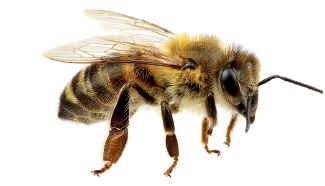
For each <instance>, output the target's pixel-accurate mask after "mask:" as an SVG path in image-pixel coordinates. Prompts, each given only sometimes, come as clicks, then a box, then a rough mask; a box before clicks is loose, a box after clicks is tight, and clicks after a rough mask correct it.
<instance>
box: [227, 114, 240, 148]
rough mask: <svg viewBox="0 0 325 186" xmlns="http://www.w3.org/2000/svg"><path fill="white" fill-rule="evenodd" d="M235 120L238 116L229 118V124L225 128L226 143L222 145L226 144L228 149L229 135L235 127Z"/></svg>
mask: <svg viewBox="0 0 325 186" xmlns="http://www.w3.org/2000/svg"><path fill="white" fill-rule="evenodd" d="M237 118H238V114H234V115H232V117H231V120H230V123H229V125H228V127H227V133H226V138H227V140H226V142H225V143H224V144H226V145H227V146H228V147H229V146H230V141H231V140H230V136H231V133H232V131H233V130H234V128H235V126H236V123H237Z"/></svg>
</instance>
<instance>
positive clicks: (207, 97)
mask: <svg viewBox="0 0 325 186" xmlns="http://www.w3.org/2000/svg"><path fill="white" fill-rule="evenodd" d="M84 13H85V15H86V16H88V17H90V18H93V19H96V20H99V21H101V25H102V27H103V28H104V30H105V31H107V32H108V34H109V35H106V36H95V37H91V38H87V39H84V40H81V41H77V42H73V43H69V44H66V45H62V46H59V47H56V48H53V49H50V50H48V51H46V52H44V53H43V56H45V57H47V58H49V59H52V60H56V61H61V62H67V63H85V64H91V65H90V66H87V67H85V68H83V69H82V70H81V71H80V72H79V73H77V74H76V75H75V76H74V77H73V79H72V80H71V81H70V82H69V83H68V85H67V86H66V88H65V90H64V92H63V93H62V95H61V98H60V107H59V114H58V116H59V118H61V119H64V120H72V121H76V122H80V123H85V124H91V123H95V122H98V121H107V120H110V121H111V122H110V132H109V136H108V138H107V141H106V143H105V146H104V154H103V160H104V161H105V162H106V163H105V165H104V167H103V168H102V169H100V170H95V171H92V172H93V173H94V174H95V175H99V174H102V173H103V172H105V171H106V170H108V169H109V168H110V167H111V166H112V164H114V163H116V162H117V161H118V159H119V158H120V157H121V155H122V152H123V150H124V148H125V145H126V142H127V139H128V125H129V118H130V117H131V116H132V115H133V114H134V113H135V112H136V111H137V109H138V108H139V107H140V106H142V105H144V104H148V105H150V106H153V107H160V108H161V114H162V119H163V125H164V129H165V133H166V147H167V151H168V153H169V155H170V156H171V157H172V158H173V159H174V160H173V161H174V162H173V164H172V165H171V166H170V168H169V169H168V170H167V171H166V172H165V175H166V176H170V174H171V172H172V170H173V169H174V168H175V167H176V164H177V161H178V156H179V151H178V144H177V138H176V135H175V132H174V130H175V127H174V122H173V117H172V115H173V114H176V113H177V112H179V111H180V110H184V109H186V110H190V111H193V112H196V113H198V114H199V115H202V117H203V120H202V143H203V144H204V147H205V149H206V151H207V152H208V153H210V154H211V153H217V154H218V155H220V151H219V150H210V149H209V147H208V139H209V136H210V135H211V134H212V131H213V128H214V127H215V126H216V124H217V109H216V104H220V105H223V106H225V107H227V108H228V109H229V110H230V111H231V113H232V119H231V121H230V123H229V126H228V128H227V135H226V137H227V139H226V142H225V144H226V145H228V146H229V145H230V135H231V132H232V130H233V128H234V126H235V123H236V121H237V118H238V117H239V116H240V115H241V116H243V117H245V118H246V132H247V131H248V129H249V126H250V124H251V123H253V122H254V119H255V113H256V110H257V105H258V88H259V86H260V85H262V84H264V83H266V82H268V81H270V80H271V79H273V78H281V79H283V80H285V81H288V82H291V83H295V84H298V85H300V86H303V87H306V88H309V89H312V90H314V91H317V92H320V93H322V92H323V91H322V90H319V89H317V88H314V87H311V86H309V85H305V84H302V83H300V82H297V81H294V80H291V79H288V78H285V77H281V76H271V77H269V78H266V79H265V80H263V81H261V82H259V80H260V76H259V73H260V63H259V60H258V59H257V58H256V56H255V55H254V54H253V53H251V52H249V51H246V50H244V49H242V48H241V47H239V46H225V45H224V44H223V43H222V42H221V41H220V40H219V39H218V38H217V37H215V36H212V35H198V36H190V35H188V34H180V35H176V34H173V33H172V32H170V31H168V30H166V29H164V28H161V27H159V26H157V25H154V24H152V23H148V22H146V21H143V20H140V19H137V18H133V17H130V16H126V15H122V14H119V13H115V12H111V11H103V10H85V11H84Z"/></svg>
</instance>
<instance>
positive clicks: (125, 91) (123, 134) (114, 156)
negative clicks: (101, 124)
mask: <svg viewBox="0 0 325 186" xmlns="http://www.w3.org/2000/svg"><path fill="white" fill-rule="evenodd" d="M132 84H133V82H130V83H127V84H126V85H124V87H123V88H122V90H121V93H120V96H119V99H118V101H117V104H116V107H115V109H114V112H113V115H112V119H111V124H110V131H109V135H108V137H107V140H106V143H105V146H104V154H103V160H104V161H105V162H107V163H105V165H104V167H103V168H102V169H100V170H95V171H92V173H93V174H94V175H97V176H99V174H102V173H104V172H105V171H106V170H108V169H109V168H110V167H111V166H112V165H113V164H114V163H116V162H117V161H118V160H119V158H120V157H121V155H122V153H123V150H124V148H125V145H126V142H127V139H128V128H127V127H128V126H129V90H130V87H131V86H132Z"/></svg>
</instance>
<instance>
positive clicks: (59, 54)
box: [42, 36, 182, 68]
mask: <svg viewBox="0 0 325 186" xmlns="http://www.w3.org/2000/svg"><path fill="white" fill-rule="evenodd" d="M42 55H43V56H44V57H46V58H49V59H52V60H55V61H60V62H65V63H85V64H91V63H141V64H147V65H157V66H169V67H173V68H180V65H181V64H182V61H180V60H179V59H175V58H172V57H169V56H168V55H166V54H164V53H163V52H161V51H160V50H159V49H158V48H156V47H154V46H151V45H139V44H137V43H133V42H132V43H129V42H122V41H118V40H114V39H112V38H108V37H106V36H95V37H90V38H86V39H83V40H80V41H76V42H72V43H68V44H65V45H61V46H58V47H55V48H52V49H50V50H48V51H45V52H44V53H43V54H42Z"/></svg>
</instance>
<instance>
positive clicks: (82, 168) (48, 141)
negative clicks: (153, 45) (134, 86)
mask: <svg viewBox="0 0 325 186" xmlns="http://www.w3.org/2000/svg"><path fill="white" fill-rule="evenodd" d="M194 2H195V3H194ZM85 8H97V9H107V10H112V11H116V12H120V13H124V14H127V15H131V16H134V17H137V18H141V19H145V20H147V21H150V22H153V23H155V24H158V25H160V26H162V27H165V28H166V29H168V30H171V31H173V32H179V31H188V32H190V33H194V34H198V33H212V34H217V35H218V36H219V37H221V38H223V40H224V41H225V42H226V43H231V42H236V43H241V44H243V46H244V47H245V48H247V49H249V50H252V51H254V52H255V53H256V54H257V56H258V57H259V58H260V60H261V62H262V72H261V75H262V78H265V77H268V76H271V75H274V74H279V75H283V76H286V77H290V78H292V79H295V80H298V81H302V82H304V83H307V84H311V85H313V86H316V87H319V88H321V89H325V86H324V79H325V78H324V74H323V73H324V70H323V69H324V62H325V59H324V49H325V47H324V46H325V36H324V33H325V29H324V28H325V27H324V22H325V21H324V18H325V12H324V4H323V1H270V2H269V3H266V2H264V1H263V2H262V1H256V2H254V1H245V2H243V1H227V3H221V2H218V1H214V3H212V2H208V1H203V0H200V1H193V2H188V1H186V2H185V1H184V2H183V3H178V2H176V1H159V2H154V1H140V0H136V1H121V0H115V1H111V0H105V1H97V0H92V1H87V3H83V1H67V0H64V1H62V0H55V1H33V0H30V1H11V2H10V3H9V2H7V3H1V8H0V24H1V29H0V30H1V36H0V37H1V38H0V42H1V43H0V47H1V50H0V51H1V72H0V76H1V77H0V81H1V85H2V86H1V93H0V94H1V110H2V111H1V125H0V127H1V129H0V148H1V152H0V185H32V184H33V185H138V184H142V185H167V184H168V185H188V184H192V185H199V184H200V185H205V184H209V185H250V186H253V185H294V184H301V185H325V178H324V175H325V174H324V173H325V168H324V167H325V159H324V157H325V152H324V142H325V135H324V134H325V125H324V124H325V122H324V117H323V115H324V111H325V109H324V104H325V101H324V94H319V93H317V92H313V91H310V90H308V89H305V88H301V87H299V86H296V85H293V84H290V83H287V82H284V81H281V80H273V81H271V82H270V83H268V84H266V85H263V86H262V87H261V89H260V100H259V108H258V111H257V114H256V120H255V123H254V124H253V125H252V126H251V128H250V131H249V132H248V133H247V134H246V133H245V132H244V128H245V120H244V119H241V120H240V121H239V123H238V125H237V128H236V130H235V131H234V134H233V137H232V144H231V147H230V148H227V147H226V146H225V145H224V144H222V143H223V142H224V141H225V130H226V126H227V124H228V122H229V120H230V115H229V114H227V113H225V112H222V110H221V109H218V120H219V125H218V126H217V128H216V129H215V131H214V133H213V136H212V137H211V138H210V142H211V143H210V148H211V149H214V148H216V149H220V150H221V153H222V154H221V156H219V157H218V158H216V156H215V155H209V154H207V153H206V152H205V151H204V149H203V145H201V144H200V133H201V131H200V130H201V118H198V117H195V116H193V115H191V114H189V113H184V114H179V115H175V116H174V120H175V125H176V134H177V137H178V140H179V149H180V159H179V163H178V165H177V167H176V169H175V170H174V171H173V173H172V179H170V178H166V177H165V176H164V175H163V173H164V172H165V171H166V170H167V168H168V167H169V166H170V165H171V163H172V160H171V159H170V158H169V156H168V154H167V152H166V148H165V142H164V140H165V134H164V130H163V126H162V123H161V119H160V116H159V115H158V114H156V113H153V112H150V111H149V112H139V113H137V114H136V115H135V116H134V117H133V118H132V120H131V126H130V129H129V141H128V144H127V147H126V149H125V151H124V154H123V155H122V157H121V159H120V161H119V162H118V163H117V164H116V165H114V166H113V167H112V168H111V169H110V170H109V171H107V172H106V173H105V174H103V175H102V176H101V178H98V177H95V176H93V175H92V174H91V173H90V171H92V170H94V169H99V168H101V167H102V166H103V163H102V162H101V153H102V146H103V144H104V142H105V140H106V136H107V134H108V127H107V124H106V123H99V124H96V125H92V126H84V125H81V124H74V123H69V122H63V121H60V120H59V119H57V117H56V114H57V107H58V100H59V96H60V94H61V92H62V90H63V89H64V87H65V85H66V84H67V82H68V81H69V80H70V79H71V78H72V76H73V75H74V74H75V73H76V72H77V71H79V70H80V69H81V68H82V65H77V64H65V63H59V62H55V61H50V60H48V59H45V58H43V57H42V56H41V53H42V52H43V51H45V50H47V49H49V48H52V47H55V46H57V45H60V44H64V43H67V42H70V41H74V40H79V39H82V38H85V37H88V36H92V35H98V34H102V32H101V30H100V29H99V27H98V26H97V23H96V22H94V21H92V20H89V19H87V18H85V17H83V15H82V13H81V11H82V9H85Z"/></svg>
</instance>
